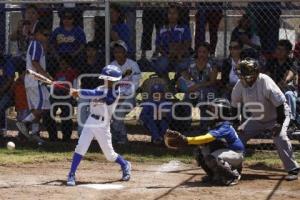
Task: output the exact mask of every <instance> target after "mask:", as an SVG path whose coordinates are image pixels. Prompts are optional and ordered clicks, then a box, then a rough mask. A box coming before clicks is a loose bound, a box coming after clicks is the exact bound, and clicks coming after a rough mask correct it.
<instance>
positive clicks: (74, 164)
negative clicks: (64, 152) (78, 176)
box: [70, 153, 82, 174]
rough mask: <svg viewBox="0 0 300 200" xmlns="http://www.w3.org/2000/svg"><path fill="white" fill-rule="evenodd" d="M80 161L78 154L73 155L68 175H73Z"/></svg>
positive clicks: (80, 157)
mask: <svg viewBox="0 0 300 200" xmlns="http://www.w3.org/2000/svg"><path fill="white" fill-rule="evenodd" d="M81 159H82V155H80V154H78V153H74V155H73V160H72V165H71V170H70V174H75V172H76V170H77V167H78V165H79V163H80V161H81Z"/></svg>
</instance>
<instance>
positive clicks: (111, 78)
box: [98, 75, 122, 81]
mask: <svg viewBox="0 0 300 200" xmlns="http://www.w3.org/2000/svg"><path fill="white" fill-rule="evenodd" d="M98 78H99V79H103V80H108V81H119V80H121V79H122V77H111V76H106V75H100V76H99V77H98Z"/></svg>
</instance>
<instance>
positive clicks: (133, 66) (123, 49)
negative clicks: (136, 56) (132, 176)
mask: <svg viewBox="0 0 300 200" xmlns="http://www.w3.org/2000/svg"><path fill="white" fill-rule="evenodd" d="M112 47H113V56H114V58H115V60H114V61H113V62H112V63H111V64H112V65H114V66H117V67H119V68H120V69H121V71H122V73H123V78H122V79H121V83H122V81H123V82H125V81H126V82H127V83H130V84H126V83H125V84H123V85H121V86H120V87H121V91H122V93H123V95H124V96H126V97H124V98H123V99H122V101H121V102H119V104H118V106H117V108H116V111H115V114H114V116H113V122H112V123H111V132H112V136H113V140H114V141H116V142H117V143H118V144H125V143H127V130H126V127H125V123H124V118H125V116H126V115H127V114H128V110H129V109H132V108H133V107H134V106H135V96H136V90H137V89H138V88H139V84H140V79H141V71H140V68H139V65H138V64H137V63H136V62H135V61H133V60H131V59H129V58H128V57H127V52H128V48H127V46H126V44H125V42H123V41H118V42H113V43H112Z"/></svg>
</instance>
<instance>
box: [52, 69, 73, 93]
mask: <svg viewBox="0 0 300 200" xmlns="http://www.w3.org/2000/svg"><path fill="white" fill-rule="evenodd" d="M77 76H78V72H77V71H76V70H75V69H72V68H68V69H66V70H61V71H58V72H56V74H55V76H54V80H55V81H64V82H68V83H69V84H59V83H57V84H55V89H56V90H60V89H61V90H64V89H66V88H69V87H70V86H72V85H73V81H74V80H75V79H76V78H77ZM65 92H66V91H65ZM65 92H63V93H65Z"/></svg>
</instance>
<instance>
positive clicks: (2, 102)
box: [0, 45, 15, 137]
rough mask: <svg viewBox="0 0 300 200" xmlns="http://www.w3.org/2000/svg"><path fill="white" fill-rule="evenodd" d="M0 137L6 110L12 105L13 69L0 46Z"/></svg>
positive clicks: (4, 122)
mask: <svg viewBox="0 0 300 200" xmlns="http://www.w3.org/2000/svg"><path fill="white" fill-rule="evenodd" d="M0 46H1V48H0V137H1V135H2V134H3V132H4V131H5V130H6V112H5V111H6V109H7V108H9V107H10V106H11V105H12V102H13V101H12V93H11V88H12V87H11V86H12V83H13V81H14V77H15V69H14V66H13V65H12V63H11V62H10V60H9V58H8V57H5V56H4V52H3V51H4V49H5V48H4V47H3V46H2V45H0Z"/></svg>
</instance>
